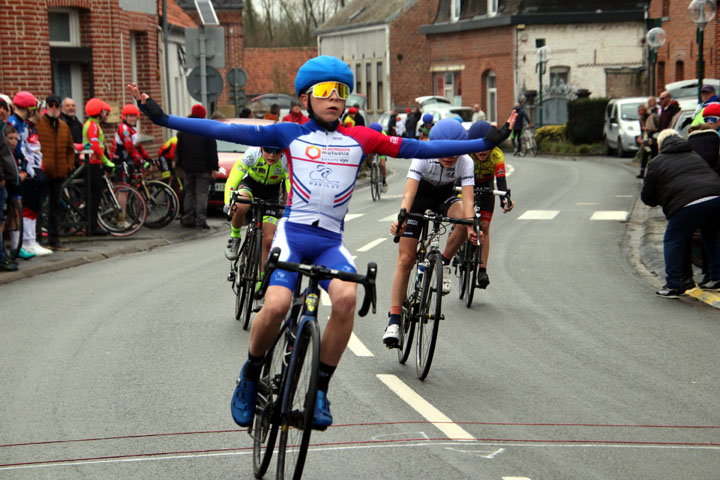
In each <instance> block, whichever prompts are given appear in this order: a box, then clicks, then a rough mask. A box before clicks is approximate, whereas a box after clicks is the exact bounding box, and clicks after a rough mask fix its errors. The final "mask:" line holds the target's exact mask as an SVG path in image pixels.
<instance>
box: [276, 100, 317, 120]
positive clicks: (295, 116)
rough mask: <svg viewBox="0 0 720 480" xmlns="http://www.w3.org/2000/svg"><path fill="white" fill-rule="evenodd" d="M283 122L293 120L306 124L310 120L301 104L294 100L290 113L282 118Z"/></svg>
mask: <svg viewBox="0 0 720 480" xmlns="http://www.w3.org/2000/svg"><path fill="white" fill-rule="evenodd" d="M282 121H283V122H293V123H299V124H300V125H305V124H306V123H307V122H309V121H310V119H309V118H308V117H306V116H305V115H303V113H302V108H301V107H300V104H299V103H298V102H292V103H291V107H290V113H288V114H287V115H285V116H284V117H283V119H282Z"/></svg>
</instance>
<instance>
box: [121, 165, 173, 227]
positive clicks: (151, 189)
mask: <svg viewBox="0 0 720 480" xmlns="http://www.w3.org/2000/svg"><path fill="white" fill-rule="evenodd" d="M152 166H153V164H152V163H151V162H146V165H143V166H142V167H141V169H140V171H139V172H136V173H135V174H134V175H133V182H132V185H133V186H134V187H135V188H137V190H138V191H139V192H140V193H141V194H142V196H143V198H144V199H145V203H146V205H147V219H146V220H145V226H146V227H148V228H162V227H165V226H167V225H169V224H170V223H171V222H172V221H173V220H175V217H177V214H178V212H179V211H180V201H179V200H178V197H177V195H176V194H175V191H174V190H173V189H172V187H170V185H168V184H167V183H165V182H162V181H160V180H152V179H149V178H151V177H150V175H151V173H150V172H151V171H152ZM123 168H127V164H125V163H123ZM168 177H169V175H168Z"/></svg>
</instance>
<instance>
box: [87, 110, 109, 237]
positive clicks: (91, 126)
mask: <svg viewBox="0 0 720 480" xmlns="http://www.w3.org/2000/svg"><path fill="white" fill-rule="evenodd" d="M109 114H110V107H109V106H108V105H107V104H106V103H105V102H103V101H102V100H100V99H99V98H94V97H93V98H91V99H90V100H88V101H87V103H86V104H85V115H87V116H88V119H87V120H86V121H85V124H84V125H83V142H82V143H83V145H85V147H86V148H89V149H90V150H92V153H91V154H90V159H89V161H88V169H89V184H88V194H89V195H90V218H89V219H88V231H87V233H88V235H107V234H108V232H106V231H105V230H103V229H102V228H100V226H99V225H98V223H97V216H98V206H99V205H100V189H101V180H102V175H103V170H102V167H103V165H105V166H107V167H110V168H114V167H115V164H114V163H113V162H111V161H110V159H109V158H107V156H106V155H105V133H104V132H103V130H102V128H101V127H100V123H101V122H104V121H105V120H107V117H108V115H109Z"/></svg>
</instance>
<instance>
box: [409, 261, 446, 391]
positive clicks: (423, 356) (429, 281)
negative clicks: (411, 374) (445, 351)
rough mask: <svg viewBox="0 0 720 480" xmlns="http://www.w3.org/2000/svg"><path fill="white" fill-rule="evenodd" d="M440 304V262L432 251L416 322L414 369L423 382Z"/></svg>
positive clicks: (436, 331) (432, 348) (428, 363)
mask: <svg viewBox="0 0 720 480" xmlns="http://www.w3.org/2000/svg"><path fill="white" fill-rule="evenodd" d="M441 304H442V260H440V252H435V251H434V252H431V253H430V254H429V255H428V265H427V266H426V267H425V278H424V279H423V289H422V294H421V298H420V308H419V315H418V322H417V324H418V325H417V329H418V331H417V339H416V345H415V369H416V373H417V377H418V378H419V379H420V380H425V377H427V375H428V373H429V372H430V365H431V364H432V360H433V355H434V353H435V342H436V341H437V335H438V327H439V326H440V319H441V315H442V305H441Z"/></svg>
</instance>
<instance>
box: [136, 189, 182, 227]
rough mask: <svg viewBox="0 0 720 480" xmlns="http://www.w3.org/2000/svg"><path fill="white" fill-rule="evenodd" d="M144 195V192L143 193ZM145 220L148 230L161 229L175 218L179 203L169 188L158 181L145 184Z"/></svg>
mask: <svg viewBox="0 0 720 480" xmlns="http://www.w3.org/2000/svg"><path fill="white" fill-rule="evenodd" d="M143 193H144V191H143ZM147 193H148V194H149V195H148V198H146V203H147V209H148V213H147V220H145V225H146V226H147V227H148V228H162V227H164V226H166V225H168V224H170V223H171V222H172V221H173V220H175V217H176V216H177V213H178V210H179V208H180V202H179V200H178V198H177V195H175V192H174V191H173V189H172V188H170V186H169V185H168V184H167V183H165V182H161V181H159V180H150V181H149V182H147Z"/></svg>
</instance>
